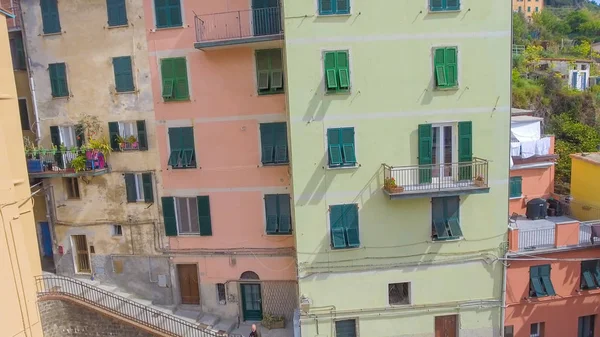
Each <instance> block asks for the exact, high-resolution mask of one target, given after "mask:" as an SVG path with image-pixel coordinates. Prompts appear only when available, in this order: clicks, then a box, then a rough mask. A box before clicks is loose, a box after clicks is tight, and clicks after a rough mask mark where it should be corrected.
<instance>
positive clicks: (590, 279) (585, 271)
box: [581, 261, 597, 289]
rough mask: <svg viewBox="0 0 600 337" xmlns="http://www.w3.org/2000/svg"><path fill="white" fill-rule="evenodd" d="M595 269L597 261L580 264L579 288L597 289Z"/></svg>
mask: <svg viewBox="0 0 600 337" xmlns="http://www.w3.org/2000/svg"><path fill="white" fill-rule="evenodd" d="M596 268H597V261H582V262H581V288H582V289H594V288H597V286H596V281H595V279H594V272H595V269H596Z"/></svg>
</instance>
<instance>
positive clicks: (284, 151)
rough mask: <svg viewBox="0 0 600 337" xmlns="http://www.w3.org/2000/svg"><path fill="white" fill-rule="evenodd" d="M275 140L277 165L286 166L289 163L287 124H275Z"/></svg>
mask: <svg viewBox="0 0 600 337" xmlns="http://www.w3.org/2000/svg"><path fill="white" fill-rule="evenodd" d="M273 128H274V135H273V136H274V138H275V139H274V140H275V142H274V143H275V151H274V152H275V158H274V161H275V163H276V164H284V163H287V162H288V146H287V125H286V123H273Z"/></svg>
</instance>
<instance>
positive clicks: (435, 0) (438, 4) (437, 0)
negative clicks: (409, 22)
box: [429, 0, 444, 11]
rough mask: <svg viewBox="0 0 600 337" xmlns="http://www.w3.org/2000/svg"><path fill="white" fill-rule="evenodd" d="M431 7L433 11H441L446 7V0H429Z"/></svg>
mask: <svg viewBox="0 0 600 337" xmlns="http://www.w3.org/2000/svg"><path fill="white" fill-rule="evenodd" d="M429 9H430V10H432V11H441V10H443V9H444V0H429Z"/></svg>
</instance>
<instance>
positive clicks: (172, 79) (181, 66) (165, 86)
mask: <svg viewBox="0 0 600 337" xmlns="http://www.w3.org/2000/svg"><path fill="white" fill-rule="evenodd" d="M160 71H161V75H162V97H163V99H164V100H165V101H186V100H189V99H190V91H189V87H188V77H187V65H186V60H185V57H177V58H168V59H162V60H161V62H160Z"/></svg>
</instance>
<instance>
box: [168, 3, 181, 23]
mask: <svg viewBox="0 0 600 337" xmlns="http://www.w3.org/2000/svg"><path fill="white" fill-rule="evenodd" d="M169 19H170V23H169V26H170V27H179V26H181V24H182V20H181V2H180V0H169Z"/></svg>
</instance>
